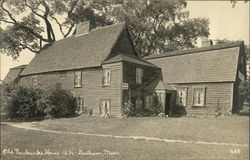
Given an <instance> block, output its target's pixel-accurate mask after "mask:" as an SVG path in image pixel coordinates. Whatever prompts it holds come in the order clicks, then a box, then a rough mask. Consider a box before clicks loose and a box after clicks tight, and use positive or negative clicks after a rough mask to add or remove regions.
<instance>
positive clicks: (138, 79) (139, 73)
mask: <svg viewBox="0 0 250 160" xmlns="http://www.w3.org/2000/svg"><path fill="white" fill-rule="evenodd" d="M142 76H143V70H142V68H136V83H137V84H141V83H142Z"/></svg>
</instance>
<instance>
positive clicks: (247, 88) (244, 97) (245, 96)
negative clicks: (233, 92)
mask: <svg viewBox="0 0 250 160" xmlns="http://www.w3.org/2000/svg"><path fill="white" fill-rule="evenodd" d="M239 94H240V98H241V99H240V100H241V102H247V103H248V104H250V81H242V82H241V83H240V87H239Z"/></svg>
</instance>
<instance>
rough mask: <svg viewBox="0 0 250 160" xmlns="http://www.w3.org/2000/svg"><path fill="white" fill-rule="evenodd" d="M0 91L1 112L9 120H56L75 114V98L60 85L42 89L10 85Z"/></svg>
mask: <svg viewBox="0 0 250 160" xmlns="http://www.w3.org/2000/svg"><path fill="white" fill-rule="evenodd" d="M1 91H2V94H3V96H2V100H1V102H2V104H1V111H5V112H7V113H8V115H9V117H10V118H25V119H30V118H52V117H55V118H58V117H65V116H70V115H74V114H75V110H76V101H75V98H74V97H73V95H72V94H71V93H70V92H69V91H67V90H64V89H62V88H61V86H60V84H56V85H53V86H50V87H49V89H42V88H32V87H31V88H28V87H24V86H19V85H16V84H12V83H10V84H5V85H4V86H3V88H1Z"/></svg>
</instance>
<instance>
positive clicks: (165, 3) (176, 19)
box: [0, 0, 209, 58]
mask: <svg viewBox="0 0 250 160" xmlns="http://www.w3.org/2000/svg"><path fill="white" fill-rule="evenodd" d="M0 2H1V4H0V7H1V9H2V12H1V14H0V16H1V19H0V21H1V22H2V23H5V24H6V25H4V26H5V27H2V26H1V45H0V48H1V51H2V52H3V53H6V54H7V55H11V56H12V57H13V58H17V57H18V56H19V53H20V52H21V51H22V50H24V49H28V50H30V51H32V52H35V53H39V52H40V51H41V50H42V49H44V48H46V46H47V45H48V44H50V45H52V44H53V42H54V41H56V40H57V39H58V37H57V36H58V35H56V34H55V30H56V28H59V29H58V30H59V31H60V32H61V34H62V37H63V38H66V37H68V36H70V35H71V34H72V33H73V32H74V28H75V24H77V23H79V22H82V21H86V20H90V21H91V22H94V23H93V26H104V25H108V24H112V23H117V22H122V21H126V22H127V24H128V27H129V29H130V31H131V35H132V37H133V40H134V44H135V47H136V49H137V50H138V52H139V53H140V54H141V55H142V56H145V55H149V54H155V53H162V52H166V51H172V50H178V49H186V48H192V47H194V45H195V43H196V40H197V38H198V37H200V36H208V35H209V28H208V24H209V22H208V19H204V18H193V19H191V18H189V12H188V11H185V8H186V6H187V3H186V1H185V0H161V1H159V0H140V1H138V0H126V1H125V0H124V1H123V0H102V1H99V0H53V1H51V0H23V1H19V0H0ZM22 15H25V16H22ZM20 17H21V18H20Z"/></svg>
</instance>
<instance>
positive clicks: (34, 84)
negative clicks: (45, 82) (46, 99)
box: [31, 75, 39, 86]
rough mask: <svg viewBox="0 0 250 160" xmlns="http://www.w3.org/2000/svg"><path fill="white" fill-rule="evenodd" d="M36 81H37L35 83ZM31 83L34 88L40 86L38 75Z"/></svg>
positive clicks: (34, 76) (32, 78)
mask: <svg viewBox="0 0 250 160" xmlns="http://www.w3.org/2000/svg"><path fill="white" fill-rule="evenodd" d="M34 80H36V81H34ZM31 82H32V86H38V85H39V82H38V75H33V76H32V77H31Z"/></svg>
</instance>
